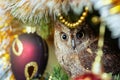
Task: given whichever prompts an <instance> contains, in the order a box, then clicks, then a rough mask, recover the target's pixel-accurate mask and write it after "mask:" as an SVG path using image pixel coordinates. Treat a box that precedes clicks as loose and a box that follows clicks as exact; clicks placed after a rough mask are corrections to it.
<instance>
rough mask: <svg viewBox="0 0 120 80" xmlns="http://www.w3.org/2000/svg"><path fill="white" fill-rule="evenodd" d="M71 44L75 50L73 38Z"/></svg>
mask: <svg viewBox="0 0 120 80" xmlns="http://www.w3.org/2000/svg"><path fill="white" fill-rule="evenodd" d="M71 45H72V48H73V50H75V47H76V45H75V40H74V39H72V41H71Z"/></svg>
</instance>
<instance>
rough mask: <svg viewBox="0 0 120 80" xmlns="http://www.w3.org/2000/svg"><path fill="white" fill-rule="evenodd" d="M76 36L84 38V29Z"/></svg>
mask: <svg viewBox="0 0 120 80" xmlns="http://www.w3.org/2000/svg"><path fill="white" fill-rule="evenodd" d="M76 37H77V39H81V38H83V37H84V32H83V31H79V32H77V34H76Z"/></svg>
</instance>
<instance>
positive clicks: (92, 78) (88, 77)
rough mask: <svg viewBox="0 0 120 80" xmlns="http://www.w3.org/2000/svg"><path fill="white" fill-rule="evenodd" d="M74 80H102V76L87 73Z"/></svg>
mask: <svg viewBox="0 0 120 80" xmlns="http://www.w3.org/2000/svg"><path fill="white" fill-rule="evenodd" d="M74 80H102V79H101V78H100V76H98V75H95V74H93V73H86V74H83V75H81V76H78V77H76V78H75V79H74Z"/></svg>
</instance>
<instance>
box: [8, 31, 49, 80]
mask: <svg viewBox="0 0 120 80" xmlns="http://www.w3.org/2000/svg"><path fill="white" fill-rule="evenodd" d="M10 57H11V67H12V71H13V73H14V76H15V78H16V80H30V79H32V78H34V77H35V78H36V77H38V76H39V75H42V74H43V72H44V70H45V67H46V64H47V60H48V46H47V44H46V42H45V40H43V39H42V38H41V37H40V36H38V35H37V34H32V33H31V34H27V33H25V34H22V35H19V36H18V37H17V38H16V39H15V40H14V41H13V44H12V46H11V49H10Z"/></svg>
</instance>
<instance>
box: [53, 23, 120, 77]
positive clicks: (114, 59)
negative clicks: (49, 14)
mask: <svg viewBox="0 0 120 80" xmlns="http://www.w3.org/2000/svg"><path fill="white" fill-rule="evenodd" d="M110 43H111V42H110V41H109V40H106V41H105V42H104V47H103V52H104V55H103V57H102V62H103V67H104V71H105V72H107V73H109V72H112V73H113V74H117V73H119V72H120V62H119V61H120V54H119V53H120V50H119V49H118V48H116V47H114V45H113V44H110ZM97 44H98V35H96V33H95V31H94V30H93V28H92V27H91V26H90V25H89V24H87V23H85V22H84V23H82V24H81V25H79V26H78V27H77V28H74V29H70V28H68V27H66V26H65V25H64V24H62V23H60V22H59V21H57V22H56V23H55V30H54V45H55V54H56V57H57V59H58V62H59V63H60V65H61V67H62V68H63V69H64V70H65V71H66V72H67V73H68V74H69V76H71V77H72V78H74V77H75V76H77V75H82V74H84V73H86V72H91V67H92V63H93V62H94V59H95V56H96V53H97V49H98V47H97Z"/></svg>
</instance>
